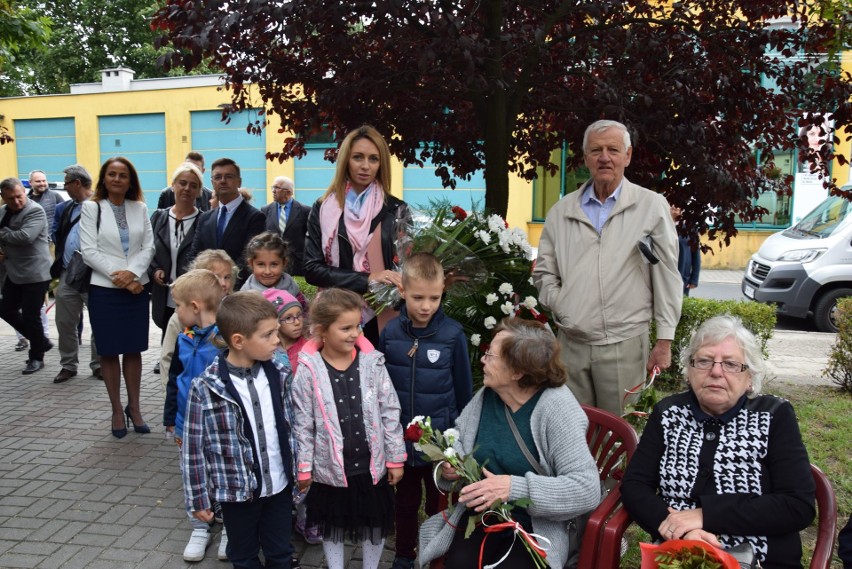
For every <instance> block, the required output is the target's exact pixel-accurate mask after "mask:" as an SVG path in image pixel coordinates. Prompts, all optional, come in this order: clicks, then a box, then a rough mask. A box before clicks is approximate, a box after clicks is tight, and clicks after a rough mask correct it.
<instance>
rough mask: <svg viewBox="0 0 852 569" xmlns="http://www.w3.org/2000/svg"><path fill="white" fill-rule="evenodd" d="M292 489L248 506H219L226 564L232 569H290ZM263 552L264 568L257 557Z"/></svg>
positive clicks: (237, 503) (239, 504) (249, 503)
mask: <svg viewBox="0 0 852 569" xmlns="http://www.w3.org/2000/svg"><path fill="white" fill-rule="evenodd" d="M292 516H293V493H292V487H291V486H287V488H285V489H284V490H282V491H281V492H279V493H278V494H275V495H274V496H268V497H266V498H258V499H257V500H252V501H251V502H222V517H223V518H224V521H225V529H226V530H228V560H229V561H230V562H231V563H233V564H234V568H235V569H260V568H262V567H266V568H267V569H273V568H274V569H290V560H291V558H292V557H291V556H292V555H293V546H292V544H291V543H290V533H291V523H292V522H291V519H292ZM261 549H263V558H264V559H265V561H266V564H265V565H264V564H262V563H261V562H260V558H259V557H258V555H259V553H260V550H261Z"/></svg>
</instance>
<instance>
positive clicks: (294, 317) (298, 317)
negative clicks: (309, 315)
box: [278, 312, 305, 324]
mask: <svg viewBox="0 0 852 569" xmlns="http://www.w3.org/2000/svg"><path fill="white" fill-rule="evenodd" d="M304 317H305V313H304V312H300V313H298V314H291V315H290V316H284V317H282V318H279V319H278V321H279V322H283V323H284V324H292V323H293V322H296V321H297V320H301V319H302V318H304Z"/></svg>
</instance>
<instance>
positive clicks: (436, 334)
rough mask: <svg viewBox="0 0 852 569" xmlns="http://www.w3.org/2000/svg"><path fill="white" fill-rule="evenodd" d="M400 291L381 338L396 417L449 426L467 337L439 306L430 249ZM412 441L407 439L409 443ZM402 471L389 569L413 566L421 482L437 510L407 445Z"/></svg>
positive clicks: (438, 273) (467, 377)
mask: <svg viewBox="0 0 852 569" xmlns="http://www.w3.org/2000/svg"><path fill="white" fill-rule="evenodd" d="M400 292H401V295H402V297H403V298H404V299H405V304H404V306H403V307H402V309H401V310H400V314H399V317H397V318H395V319H394V320H391V321H390V322H388V324H387V326H386V327H385V329H384V330H383V331H382V334H381V337H380V339H379V350H380V351H382V352H383V353H384V354H385V357H386V358H387V361H386V363H385V365H386V366H387V370H388V373H389V374H390V377H391V380H392V381H393V384H394V387H395V388H396V393H397V395H398V396H399V400H400V404H401V408H402V410H401V413H400V421H401V423H402V424H403V425H407V424H408V423H409V422H410V421H411V420H412V418H413V417H416V416H417V415H422V416H424V417H431V418H432V427H433V428H435V429H438V430H441V431H444V430H446V429H448V428H449V427H452V426H453V425H454V424H455V421H456V418H457V417H458V416H459V414H460V413H461V411H462V409H463V408H464V406H465V405H467V403H468V402H469V401H470V399H471V396H472V391H473V379H472V377H471V371H470V358H469V356H468V351H467V337H466V336H465V334H464V330H463V329H462V326H461V324H459V323H458V322H456V321H455V320H453V319H452V318H450V317H449V316H446V315H445V314H444V311H443V310H442V309H441V297H442V295H443V292H444V270H443V268H442V267H441V263H440V261H438V259H437V258H436V257H435V256H434V255H432V254H430V253H416V254H414V255H412V256H411V257H409V258H408V260H407V261H406V262H405V264H404V265H403V268H402V287H401V291H400ZM410 444H411V443H406V445H410ZM407 450H408V460H407V462H406V464H405V476H403V478H402V481H401V482H400V484H399V485H398V486H397V488H396V558H395V559H394V562H393V566H392V569H411V568H413V567H414V559H415V557H416V555H417V554H416V552H415V546H416V545H417V527H418V510H419V509H420V501H421V498H422V495H423V494H422V486H425V490H426V508H425V510H426V514H427V515H428V516H431V515H434V514H436V513H438V511H439V504H438V502H439V498H440V494H439V492H438V489H437V488H436V487H435V482H434V481H433V479H432V467H431V465H430V464H429V463H428V462H426V461H424V460H423V459H422V458H420V455H419V453H417V452H416V451H414V450H413V448H412V447H411V446H409V447H408V448H407Z"/></svg>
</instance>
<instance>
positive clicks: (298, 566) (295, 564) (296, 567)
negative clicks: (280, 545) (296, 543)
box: [290, 555, 302, 569]
mask: <svg viewBox="0 0 852 569" xmlns="http://www.w3.org/2000/svg"><path fill="white" fill-rule="evenodd" d="M290 569H302V562H301V561H299V558H298V557H296V556H295V555H293V556H292V557H290Z"/></svg>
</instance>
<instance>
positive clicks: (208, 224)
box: [187, 158, 266, 290]
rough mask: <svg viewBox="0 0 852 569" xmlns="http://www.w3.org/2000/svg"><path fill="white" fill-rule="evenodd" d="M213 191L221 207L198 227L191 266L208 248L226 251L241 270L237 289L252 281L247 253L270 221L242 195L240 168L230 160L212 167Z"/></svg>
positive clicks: (191, 254)
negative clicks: (245, 256)
mask: <svg viewBox="0 0 852 569" xmlns="http://www.w3.org/2000/svg"><path fill="white" fill-rule="evenodd" d="M211 169H212V177H211V180H212V181H213V189H214V190H215V192H216V196H217V197H218V198H219V207H217V208H216V209H212V210H210V211H206V212H204V213H203V214H201V217H200V218H199V219H198V223H197V224H196V228H195V237H194V238H193V240H192V249H191V250H190V252H189V254H188V255H187V263H188V262H190V261H192V260H193V259H195V257H196V256H197V255H198V254H199V253H200V252H201V251H204V250H205V249H224V250H225V251H226V252H227V253H228V255H230V256H231V258H232V259H233V260H234V262H235V263H236V264H237V266H238V267H239V268H240V273H239V275H238V276H237V283H236V286H235V290H239V287H241V286H242V284H243V283H244V282H245V281H246V279H248V277H249V274H250V271H249V269H248V267H247V266H246V263H245V258H244V257H243V254H244V252H245V249H246V245H248V242H249V241H251V238H252V237H254V236H255V235H258V234H259V233H263V231H264V229H265V227H266V219H265V218H264V217H263V214H262V213H260V211H258V209H257V208H255V207H253V206H251V205H249V204H248V202H246V201H245V200H244V199H243V196H242V195H241V194H240V185H242V182H243V180H242V178H241V177H240V167H239V166H237V163H236V162H234V161H233V160H231V159H230V158H219V159H218V160H216V161H215V162H213V165H212V168H211Z"/></svg>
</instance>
